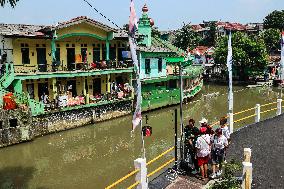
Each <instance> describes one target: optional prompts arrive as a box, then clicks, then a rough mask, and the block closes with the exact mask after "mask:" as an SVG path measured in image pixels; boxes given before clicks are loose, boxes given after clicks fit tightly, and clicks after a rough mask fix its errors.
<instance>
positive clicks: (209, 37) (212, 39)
mask: <svg viewBox="0 0 284 189" xmlns="http://www.w3.org/2000/svg"><path fill="white" fill-rule="evenodd" d="M208 27H209V31H207V32H206V34H205V38H204V39H203V40H202V42H201V44H202V45H205V46H215V45H216V41H217V35H216V30H217V25H216V22H214V21H213V22H209V24H208Z"/></svg>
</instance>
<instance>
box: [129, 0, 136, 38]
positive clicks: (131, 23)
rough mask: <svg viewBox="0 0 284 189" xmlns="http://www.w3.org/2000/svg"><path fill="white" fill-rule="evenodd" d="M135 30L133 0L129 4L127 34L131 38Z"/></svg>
mask: <svg viewBox="0 0 284 189" xmlns="http://www.w3.org/2000/svg"><path fill="white" fill-rule="evenodd" d="M137 29H138V24H137V16H136V11H135V7H134V0H131V2H130V17H129V34H130V35H131V36H133V35H134V33H135V31H136V30H137Z"/></svg>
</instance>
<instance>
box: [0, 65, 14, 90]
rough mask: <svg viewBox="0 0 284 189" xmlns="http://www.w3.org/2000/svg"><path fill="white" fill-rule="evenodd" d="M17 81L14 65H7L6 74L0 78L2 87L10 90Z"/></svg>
mask: <svg viewBox="0 0 284 189" xmlns="http://www.w3.org/2000/svg"><path fill="white" fill-rule="evenodd" d="M14 79H15V72H14V65H13V64H11V63H6V64H5V73H4V75H3V76H2V77H1V78H0V87H1V88H4V89H5V88H8V87H9V86H10V85H11V84H12V82H13V81H14Z"/></svg>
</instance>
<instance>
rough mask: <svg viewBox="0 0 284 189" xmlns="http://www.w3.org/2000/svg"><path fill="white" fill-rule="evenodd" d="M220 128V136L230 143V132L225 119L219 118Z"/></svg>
mask: <svg viewBox="0 0 284 189" xmlns="http://www.w3.org/2000/svg"><path fill="white" fill-rule="evenodd" d="M220 128H221V130H222V134H223V135H224V136H225V137H226V138H227V140H228V142H230V131H229V128H228V126H227V118H226V117H221V119H220Z"/></svg>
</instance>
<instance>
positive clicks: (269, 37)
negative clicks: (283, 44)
mask: <svg viewBox="0 0 284 189" xmlns="http://www.w3.org/2000/svg"><path fill="white" fill-rule="evenodd" d="M261 37H262V38H263V40H264V42H265V45H266V49H267V51H268V52H271V51H276V50H278V49H280V38H281V33H280V30H279V29H274V28H269V29H267V30H265V31H264V32H263V33H262V36H261Z"/></svg>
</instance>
